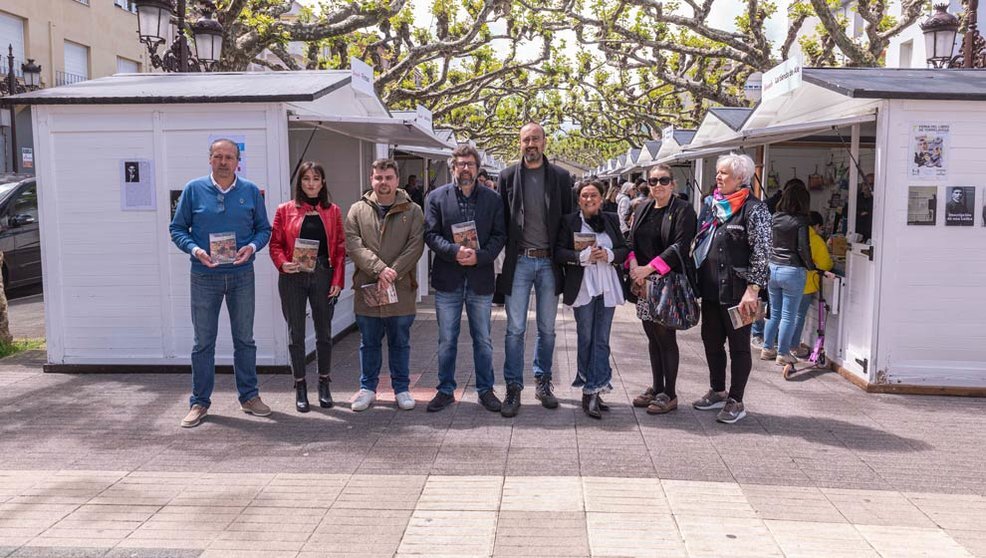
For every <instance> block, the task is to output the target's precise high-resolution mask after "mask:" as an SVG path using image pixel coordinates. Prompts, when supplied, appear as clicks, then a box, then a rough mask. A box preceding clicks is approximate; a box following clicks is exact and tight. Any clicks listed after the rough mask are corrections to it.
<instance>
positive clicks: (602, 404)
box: [596, 395, 609, 413]
mask: <svg viewBox="0 0 986 558" xmlns="http://www.w3.org/2000/svg"><path fill="white" fill-rule="evenodd" d="M596 399H598V400H599V410H600V411H602V412H604V413H605V412H606V411H608V410H609V405H607V404H606V402H605V401H603V396H602V395H597V396H596Z"/></svg>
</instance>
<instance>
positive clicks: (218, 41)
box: [134, 0, 223, 72]
mask: <svg viewBox="0 0 986 558" xmlns="http://www.w3.org/2000/svg"><path fill="white" fill-rule="evenodd" d="M193 1H198V2H199V3H200V4H202V6H203V8H202V13H203V17H202V18H201V19H199V20H198V21H196V22H195V23H193V24H192V25H191V26H190V31H191V34H192V37H193V40H194V42H195V56H194V57H193V56H192V55H191V52H190V49H189V46H188V40H187V39H186V25H185V15H186V2H187V0H177V7H176V6H175V4H174V3H173V0H134V4H135V5H136V7H137V35H138V36H139V37H140V42H142V43H144V44H145V45H146V46H147V52H148V53H149V54H150V58H151V65H152V66H154V67H155V68H160V69H162V70H164V71H165V72H207V71H209V70H211V69H212V68H213V67H214V66H215V64H216V63H217V62H219V59H220V57H221V56H222V43H223V28H222V25H220V24H219V22H218V21H216V20H214V19H212V13H213V11H214V8H213V6H212V2H210V1H208V0H193ZM172 18H175V19H176V21H177V25H176V30H175V38H174V41H173V42H172V43H171V46H170V47H169V48H167V49H166V50H165V51H164V53H163V54H161V55H158V53H157V50H158V47H160V46H161V45H162V44H165V43H166V42H167V40H168V39H169V38H170V37H169V35H170V34H171V31H170V29H171V21H172Z"/></svg>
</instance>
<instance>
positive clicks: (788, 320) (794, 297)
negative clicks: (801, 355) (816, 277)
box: [763, 264, 807, 355]
mask: <svg viewBox="0 0 986 558" xmlns="http://www.w3.org/2000/svg"><path fill="white" fill-rule="evenodd" d="M806 276H807V270H806V269H805V268H803V267H793V266H789V265H776V264H770V281H769V282H768V283H767V293H768V294H769V295H770V319H769V320H767V327H765V328H764V336H763V347H764V348H765V349H773V348H774V347H775V346H776V347H777V354H779V355H786V354H788V353H789V352H791V341H792V338H793V336H794V322H795V316H796V315H797V313H798V306H800V305H801V298H802V297H803V294H804V292H805V277H806Z"/></svg>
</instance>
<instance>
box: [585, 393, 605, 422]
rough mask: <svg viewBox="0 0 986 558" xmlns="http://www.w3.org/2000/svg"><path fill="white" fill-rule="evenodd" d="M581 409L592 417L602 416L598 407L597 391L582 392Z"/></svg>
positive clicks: (599, 417) (598, 417)
mask: <svg viewBox="0 0 986 558" xmlns="http://www.w3.org/2000/svg"><path fill="white" fill-rule="evenodd" d="M582 410H583V411H585V414H587V415H589V416H590V417H592V418H594V419H601V418H603V413H602V412H601V411H600V409H599V394H598V393H583V394H582Z"/></svg>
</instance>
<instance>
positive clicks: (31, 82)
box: [21, 58, 41, 90]
mask: <svg viewBox="0 0 986 558" xmlns="http://www.w3.org/2000/svg"><path fill="white" fill-rule="evenodd" d="M21 72H22V73H23V74H24V86H25V87H27V88H28V89H32V90H33V89H38V88H39V87H41V66H40V65H39V64H35V63H34V59H33V58H28V59H27V62H26V63H24V64H21Z"/></svg>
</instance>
